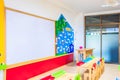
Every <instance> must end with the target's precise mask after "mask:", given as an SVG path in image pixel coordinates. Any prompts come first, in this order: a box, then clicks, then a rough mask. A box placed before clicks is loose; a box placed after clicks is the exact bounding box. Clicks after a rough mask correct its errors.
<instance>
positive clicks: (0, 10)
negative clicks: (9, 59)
mask: <svg viewBox="0 0 120 80" xmlns="http://www.w3.org/2000/svg"><path fill="white" fill-rule="evenodd" d="M0 63H5V8H4V0H0Z"/></svg>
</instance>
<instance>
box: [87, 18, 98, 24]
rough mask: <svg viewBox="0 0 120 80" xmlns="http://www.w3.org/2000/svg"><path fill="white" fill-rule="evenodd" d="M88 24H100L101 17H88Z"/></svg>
mask: <svg viewBox="0 0 120 80" xmlns="http://www.w3.org/2000/svg"><path fill="white" fill-rule="evenodd" d="M86 24H100V16H87V17H86Z"/></svg>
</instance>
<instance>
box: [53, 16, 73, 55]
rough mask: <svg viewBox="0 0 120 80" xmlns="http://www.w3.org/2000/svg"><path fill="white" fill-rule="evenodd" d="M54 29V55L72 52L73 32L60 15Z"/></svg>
mask: <svg viewBox="0 0 120 80" xmlns="http://www.w3.org/2000/svg"><path fill="white" fill-rule="evenodd" d="M55 27H56V49H57V50H56V52H57V53H56V55H57V56H59V55H63V54H69V53H73V52H74V30H73V28H72V27H71V25H70V24H69V22H68V21H67V20H66V19H65V17H64V16H63V15H62V14H61V15H60V17H59V19H58V20H57V21H56V22H55Z"/></svg>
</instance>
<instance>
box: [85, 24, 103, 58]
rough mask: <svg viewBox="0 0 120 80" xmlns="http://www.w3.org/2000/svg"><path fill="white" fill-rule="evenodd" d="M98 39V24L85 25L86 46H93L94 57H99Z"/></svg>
mask: <svg viewBox="0 0 120 80" xmlns="http://www.w3.org/2000/svg"><path fill="white" fill-rule="evenodd" d="M100 39H101V38H100V27H99V26H86V48H94V50H93V55H94V56H95V57H100Z"/></svg>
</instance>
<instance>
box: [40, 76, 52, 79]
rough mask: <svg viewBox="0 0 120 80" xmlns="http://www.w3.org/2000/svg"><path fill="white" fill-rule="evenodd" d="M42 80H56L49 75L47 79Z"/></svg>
mask: <svg viewBox="0 0 120 80" xmlns="http://www.w3.org/2000/svg"><path fill="white" fill-rule="evenodd" d="M40 80H54V77H53V76H51V75H49V76H46V77H44V78H42V79H40Z"/></svg>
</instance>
